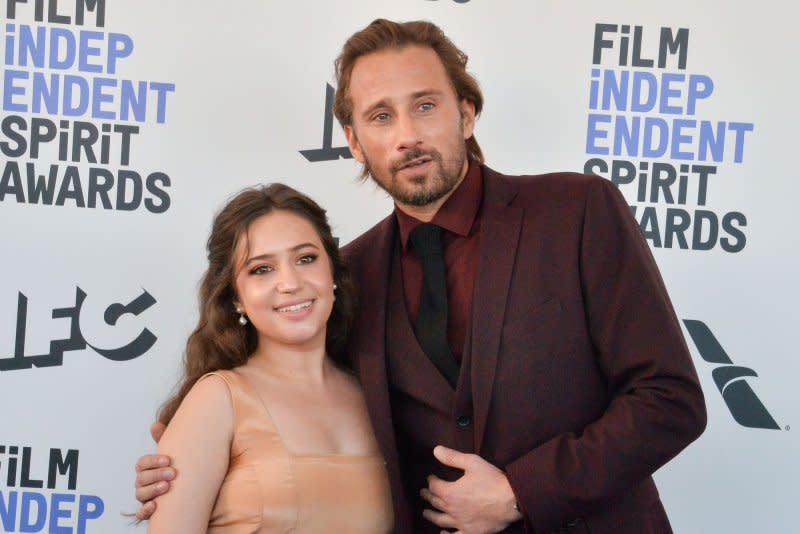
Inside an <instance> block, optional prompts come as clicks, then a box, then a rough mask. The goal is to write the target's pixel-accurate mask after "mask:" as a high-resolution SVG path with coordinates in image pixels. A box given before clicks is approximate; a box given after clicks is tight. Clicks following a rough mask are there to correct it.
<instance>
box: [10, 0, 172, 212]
mask: <svg viewBox="0 0 800 534" xmlns="http://www.w3.org/2000/svg"><path fill="white" fill-rule="evenodd" d="M5 7H6V9H5V15H6V21H5V23H4V24H3V32H4V36H3V41H4V47H5V53H4V55H3V56H4V57H3V77H2V84H3V86H2V107H3V115H4V117H3V119H2V121H1V122H0V153H2V155H3V156H4V158H3V159H5V163H4V164H3V167H2V175H0V202H9V203H10V202H16V203H20V204H40V205H47V206H72V207H78V208H93V209H100V208H102V209H106V210H118V211H134V210H146V211H148V212H150V213H164V212H165V211H167V210H168V209H169V207H170V195H169V192H168V188H169V187H170V185H171V180H170V177H169V175H168V174H167V173H166V172H164V171H163V170H153V169H142V168H137V167H134V165H135V163H136V158H135V156H136V141H137V138H138V136H139V135H141V134H142V133H143V132H144V130H145V126H146V125H148V124H153V123H155V124H159V125H163V124H165V123H166V122H167V116H168V113H167V111H168V107H169V106H168V104H169V102H170V96H171V95H172V94H173V93H174V92H175V84H173V83H168V82H160V81H146V80H135V79H130V78H127V77H126V73H125V68H126V60H129V59H130V58H131V57H133V54H134V51H135V46H134V40H133V38H132V37H131V36H130V35H127V34H125V33H118V32H110V31H108V32H107V31H104V27H105V19H106V2H105V0H75V1H69V2H65V1H61V2H58V1H56V0H48V1H47V2H45V1H44V0H31V1H30V2H29V1H28V0H6V1H5Z"/></svg>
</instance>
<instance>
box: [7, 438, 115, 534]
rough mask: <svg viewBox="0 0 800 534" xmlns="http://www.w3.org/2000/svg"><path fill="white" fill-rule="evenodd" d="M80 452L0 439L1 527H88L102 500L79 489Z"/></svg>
mask: <svg viewBox="0 0 800 534" xmlns="http://www.w3.org/2000/svg"><path fill="white" fill-rule="evenodd" d="M79 456H80V451H78V450H77V449H58V448H51V449H49V450H47V449H44V448H39V447H37V448H35V449H34V448H33V447H25V446H19V445H8V444H0V527H2V531H3V532H48V533H64V534H72V533H75V534H85V533H86V532H88V531H89V530H88V527H89V526H91V522H92V521H94V520H96V519H98V518H99V517H100V516H102V515H103V511H104V510H105V504H104V502H103V499H101V498H100V497H98V496H97V495H91V494H86V493H82V492H81V490H79V489H78V458H79Z"/></svg>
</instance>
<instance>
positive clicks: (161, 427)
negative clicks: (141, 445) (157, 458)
mask: <svg viewBox="0 0 800 534" xmlns="http://www.w3.org/2000/svg"><path fill="white" fill-rule="evenodd" d="M166 429H167V425H165V424H164V423H162V422H160V421H156V422H155V423H153V424H152V425H150V436H151V437H152V438H153V441H155V442H156V443H158V442H159V440H161V436H162V435H163V434H164V431H165V430H166Z"/></svg>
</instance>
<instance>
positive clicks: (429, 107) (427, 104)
mask: <svg viewBox="0 0 800 534" xmlns="http://www.w3.org/2000/svg"><path fill="white" fill-rule="evenodd" d="M419 109H421V110H422V111H430V110H432V109H433V102H423V103H422V104H420V105H419Z"/></svg>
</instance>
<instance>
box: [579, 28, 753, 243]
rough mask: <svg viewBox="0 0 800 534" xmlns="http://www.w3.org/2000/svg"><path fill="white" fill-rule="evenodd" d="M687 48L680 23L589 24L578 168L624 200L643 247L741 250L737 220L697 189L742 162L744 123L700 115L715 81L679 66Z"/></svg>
mask: <svg viewBox="0 0 800 534" xmlns="http://www.w3.org/2000/svg"><path fill="white" fill-rule="evenodd" d="M656 34H657V35H658V39H657V41H656V42H653V40H650V41H647V42H648V43H650V45H646V44H645V43H646V41H645V39H644V37H645V36H648V37H652V36H654V35H656ZM689 51H690V48H689V29H688V28H677V29H676V28H668V27H662V28H649V27H647V28H645V27H643V26H630V25H627V24H622V25H618V24H596V25H595V30H594V42H593V50H592V65H593V67H592V68H591V72H590V80H589V113H588V121H587V129H586V154H587V155H589V156H591V157H590V158H589V159H588V160H587V161H586V163H585V165H584V172H586V173H591V174H598V175H601V176H604V177H607V178H609V179H610V180H611V181H612V182H613V183H614V184H616V185H617V187H619V188H620V190H621V191H622V192H623V193H624V194H625V196H626V198H628V199H629V202H630V201H631V199H633V200H634V202H632V204H631V210H632V211H633V214H634V217H636V219H637V220H638V222H639V225H640V226H641V228H642V231H643V232H644V235H645V238H646V239H647V240H648V241H649V242H650V244H651V245H652V246H653V247H657V248H662V247H663V248H681V249H691V250H712V249H715V248H720V249H722V250H724V251H726V252H730V253H736V252H741V251H742V250H743V249H744V247H745V245H746V243H747V236H746V234H745V227H746V226H747V217H746V216H745V214H744V213H742V212H740V211H736V210H728V209H727V208H726V207H723V206H718V205H716V204H715V203H714V199H713V198H708V194H707V193H708V190H709V188H708V185H709V182H711V181H712V180H719V179H720V178H721V177H722V176H724V170H725V169H726V168H729V167H730V166H733V165H741V164H742V163H743V162H744V161H745V156H746V153H747V150H746V149H747V147H748V141H749V139H750V138H751V137H752V135H751V134H752V132H753V130H754V124H753V123H752V122H746V121H743V120H740V118H739V117H733V119H734V120H716V119H715V118H711V117H708V116H706V115H704V106H705V104H707V103H708V102H710V101H711V99H713V98H714V94H715V91H719V90H722V89H723V88H717V87H715V84H714V80H713V78H712V77H711V76H710V75H709V74H707V73H693V72H690V71H687V68H688V67H687V66H688V65H689V57H690V56H689ZM726 118H727V117H726Z"/></svg>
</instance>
